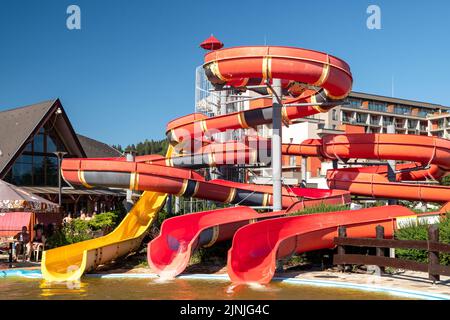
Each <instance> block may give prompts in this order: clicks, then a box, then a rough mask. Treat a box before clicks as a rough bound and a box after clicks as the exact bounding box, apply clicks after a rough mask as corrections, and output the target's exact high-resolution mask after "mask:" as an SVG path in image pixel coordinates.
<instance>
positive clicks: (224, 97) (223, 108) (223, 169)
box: [191, 91, 229, 212]
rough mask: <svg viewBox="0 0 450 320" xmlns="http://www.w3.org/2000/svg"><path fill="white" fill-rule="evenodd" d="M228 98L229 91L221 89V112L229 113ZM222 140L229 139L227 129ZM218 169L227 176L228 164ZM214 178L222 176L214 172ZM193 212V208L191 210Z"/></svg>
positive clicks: (222, 113) (222, 134)
mask: <svg viewBox="0 0 450 320" xmlns="http://www.w3.org/2000/svg"><path fill="white" fill-rule="evenodd" d="M227 100H228V91H221V92H220V114H221V115H224V114H227V111H228V110H227ZM220 138H221V140H222V143H224V142H227V141H228V140H229V134H228V132H227V131H226V130H225V131H224V132H222V133H221V137H220ZM209 170H211V171H213V170H214V169H213V168H210V169H209ZM217 170H218V171H219V172H220V173H221V174H222V176H226V171H227V167H226V166H219V167H218V168H217ZM214 178H215V179H218V178H220V177H219V176H218V175H217V174H214ZM191 212H192V210H191Z"/></svg>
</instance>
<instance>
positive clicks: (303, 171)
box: [300, 157, 308, 188]
mask: <svg viewBox="0 0 450 320" xmlns="http://www.w3.org/2000/svg"><path fill="white" fill-rule="evenodd" d="M307 165H308V158H307V157H302V164H301V166H302V167H301V174H302V183H301V184H300V186H301V187H302V188H306V185H307V183H308V182H307V179H308V178H307V177H306V175H307V174H308V173H307V172H308V171H307Z"/></svg>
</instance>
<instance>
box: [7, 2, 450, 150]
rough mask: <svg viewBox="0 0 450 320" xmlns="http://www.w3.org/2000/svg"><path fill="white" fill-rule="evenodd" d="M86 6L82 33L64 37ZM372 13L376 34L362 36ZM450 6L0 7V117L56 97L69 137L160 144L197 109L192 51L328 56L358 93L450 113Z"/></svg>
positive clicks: (197, 55)
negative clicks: (243, 48)
mask: <svg viewBox="0 0 450 320" xmlns="http://www.w3.org/2000/svg"><path fill="white" fill-rule="evenodd" d="M70 4H76V5H78V6H80V8H81V18H82V22H81V23H82V25H81V27H82V29H81V30H72V31H71V30H68V29H67V28H66V19H67V17H68V15H67V14H66V9H67V7H68V6H69V5H70ZM370 4H376V5H379V6H380V8H381V12H382V29H381V30H369V29H367V28H366V19H367V17H368V14H367V13H366V9H367V7H368V6H369V5H370ZM449 13H450V2H449V1H446V0H442V1H438V0H430V1H427V2H423V1H413V0H410V1H403V0H396V1H392V0H391V1H380V0H373V1H364V0H347V1H332V0H329V1H326V0H323V1H300V0H296V1H283V2H278V1H267V0H258V1H248V0H240V1H232V0H227V1H211V0H210V1H200V0H196V1H148V0H147V1H144V0H130V1H125V0H122V1H121V0H108V1H106V0H105V1H103V0H71V1H65V0H40V1H35V0H28V1H24V0H0V110H2V109H8V108H12V107H16V106H21V105H26V104H31V103H35V102H39V101H42V100H47V99H51V98H56V97H59V98H60V99H61V101H62V103H63V106H64V107H65V109H66V111H67V113H68V115H69V117H70V119H71V121H72V123H73V125H74V127H75V130H76V131H77V132H79V133H81V134H85V135H88V136H91V137H93V138H95V139H99V140H102V141H104V142H107V143H110V144H118V143H119V144H122V145H127V144H129V143H135V142H138V141H140V140H144V139H146V138H148V139H152V138H153V139H160V138H163V137H164V131H165V130H164V129H165V125H166V123H167V122H168V121H170V120H171V119H173V118H176V117H179V116H183V115H186V114H189V113H192V112H193V111H194V78H195V67H196V66H198V65H200V64H201V63H202V58H203V51H202V50H201V49H199V47H198V45H199V43H200V42H201V41H202V40H204V39H205V38H207V37H208V36H209V35H210V34H211V33H213V34H214V35H215V36H216V37H218V38H219V39H220V40H221V41H223V42H224V43H225V45H226V46H236V45H258V44H264V43H265V42H266V43H267V44H269V45H289V46H298V47H304V48H310V49H315V50H321V51H325V52H328V53H330V54H334V55H336V56H338V57H340V58H343V59H344V60H346V61H347V62H348V63H349V64H350V66H351V68H352V72H353V76H354V80H355V81H354V88H353V89H354V90H357V91H364V92H369V93H375V94H381V95H391V79H392V76H394V79H395V96H397V97H402V98H408V99H415V100H419V101H428V102H434V103H439V104H444V105H450V88H449V85H450V59H449V54H448V52H449V51H450V41H449V40H448V39H449V36H448V35H449V32H450V24H449V18H448V16H449Z"/></svg>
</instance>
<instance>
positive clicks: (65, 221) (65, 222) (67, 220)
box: [63, 212, 72, 224]
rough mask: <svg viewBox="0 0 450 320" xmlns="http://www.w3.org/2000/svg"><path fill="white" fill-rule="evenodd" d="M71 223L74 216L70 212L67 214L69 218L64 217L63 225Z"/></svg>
mask: <svg viewBox="0 0 450 320" xmlns="http://www.w3.org/2000/svg"><path fill="white" fill-rule="evenodd" d="M71 221H72V214H71V213H70V212H69V213H68V214H67V216H65V217H64V219H63V223H64V224H67V223H70V222H71Z"/></svg>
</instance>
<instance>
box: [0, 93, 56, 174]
mask: <svg viewBox="0 0 450 320" xmlns="http://www.w3.org/2000/svg"><path fill="white" fill-rule="evenodd" d="M56 101H57V100H49V101H44V102H41V103H36V104H32V105H28V106H25V107H21V108H15V109H10V110H6V111H0V172H1V171H3V169H4V168H5V167H6V165H7V164H8V163H9V161H10V160H11V158H13V157H14V155H15V154H16V153H17V152H18V151H19V150H20V149H21V148H22V146H23V145H24V144H25V142H27V140H28V138H29V137H30V135H32V133H33V131H34V130H35V128H36V127H37V125H38V124H39V122H40V121H41V120H42V119H44V118H45V116H46V114H47V113H48V112H49V111H50V109H51V108H52V106H53V105H54V104H55V102H56Z"/></svg>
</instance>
